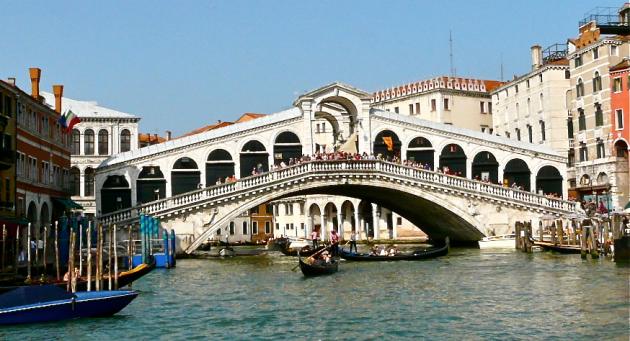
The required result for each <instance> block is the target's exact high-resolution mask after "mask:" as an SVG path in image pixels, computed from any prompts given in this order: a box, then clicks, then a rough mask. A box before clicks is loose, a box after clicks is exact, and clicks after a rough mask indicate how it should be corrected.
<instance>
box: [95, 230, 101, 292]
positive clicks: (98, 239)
mask: <svg viewBox="0 0 630 341" xmlns="http://www.w3.org/2000/svg"><path fill="white" fill-rule="evenodd" d="M95 228H96V264H94V265H95V276H94V287H95V289H96V291H99V290H101V281H100V277H99V275H100V273H99V271H100V270H101V266H100V264H101V263H102V259H101V252H100V251H101V250H100V248H101V231H102V230H101V224H98V225H97V226H95Z"/></svg>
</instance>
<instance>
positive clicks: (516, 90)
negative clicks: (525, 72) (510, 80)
mask: <svg viewBox="0 0 630 341" xmlns="http://www.w3.org/2000/svg"><path fill="white" fill-rule="evenodd" d="M514 92H516V93H518V84H517V85H515V86H514Z"/></svg>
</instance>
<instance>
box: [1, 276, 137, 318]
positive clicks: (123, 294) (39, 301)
mask: <svg viewBox="0 0 630 341" xmlns="http://www.w3.org/2000/svg"><path fill="white" fill-rule="evenodd" d="M137 296H138V293H137V292H135V291H133V290H112V291H83V292H77V293H70V292H67V291H65V290H63V289H61V288H59V287H57V286H55V285H32V286H23V287H19V288H16V289H14V290H11V291H9V292H6V293H4V294H2V295H0V325H10V324H25V323H40V322H51V321H60V320H68V319H75V318H80V317H105V316H111V315H114V314H116V313H117V312H119V311H121V310H122V309H123V308H125V307H126V306H127V305H128V304H129V303H131V301H133V300H134V299H135V298H136V297H137Z"/></svg>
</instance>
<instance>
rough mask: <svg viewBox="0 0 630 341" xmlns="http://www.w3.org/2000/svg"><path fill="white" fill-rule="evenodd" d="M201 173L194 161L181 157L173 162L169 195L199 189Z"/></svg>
mask: <svg viewBox="0 0 630 341" xmlns="http://www.w3.org/2000/svg"><path fill="white" fill-rule="evenodd" d="M200 181H201V172H200V171H199V167H197V163H196V162H195V160H193V159H191V158H189V157H186V156H185V157H182V158H180V159H179V160H177V161H176V162H175V165H173V170H172V171H171V195H178V194H182V193H186V192H190V191H194V190H196V189H198V188H199V183H200Z"/></svg>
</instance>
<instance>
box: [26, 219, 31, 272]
mask: <svg viewBox="0 0 630 341" xmlns="http://www.w3.org/2000/svg"><path fill="white" fill-rule="evenodd" d="M27 228H28V231H26V249H27V252H26V274H27V275H26V279H27V280H29V281H30V280H31V223H28V227H27Z"/></svg>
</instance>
